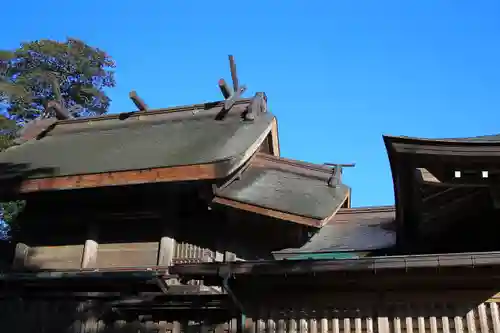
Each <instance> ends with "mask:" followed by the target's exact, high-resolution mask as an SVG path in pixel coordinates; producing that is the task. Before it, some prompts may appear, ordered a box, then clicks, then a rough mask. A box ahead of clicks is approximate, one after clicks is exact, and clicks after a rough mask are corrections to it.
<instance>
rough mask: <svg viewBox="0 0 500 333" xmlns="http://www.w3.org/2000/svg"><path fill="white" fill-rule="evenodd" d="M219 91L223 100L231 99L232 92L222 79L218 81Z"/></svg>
mask: <svg viewBox="0 0 500 333" xmlns="http://www.w3.org/2000/svg"><path fill="white" fill-rule="evenodd" d="M219 89H220V91H221V93H222V96H223V97H224V99H228V98H229V97H231V96H232V95H233V90H232V89H231V87H230V86H229V85H228V84H227V82H226V80H224V79H220V80H219Z"/></svg>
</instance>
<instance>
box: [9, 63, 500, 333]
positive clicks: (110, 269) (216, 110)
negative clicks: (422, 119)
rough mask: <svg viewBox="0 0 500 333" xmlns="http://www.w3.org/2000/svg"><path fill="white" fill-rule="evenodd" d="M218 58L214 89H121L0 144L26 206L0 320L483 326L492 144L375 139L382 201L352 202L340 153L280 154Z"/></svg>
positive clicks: (260, 111)
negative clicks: (126, 101) (390, 193)
mask: <svg viewBox="0 0 500 333" xmlns="http://www.w3.org/2000/svg"><path fill="white" fill-rule="evenodd" d="M230 68H231V76H232V83H233V84H232V86H230V85H229V84H228V83H227V82H226V81H225V80H223V79H221V80H219V82H218V85H219V88H220V90H221V93H222V96H223V98H224V99H223V100H221V101H216V102H213V103H204V104H195V105H189V106H183V107H173V108H167V109H159V110H153V109H151V108H149V107H148V105H147V104H146V102H145V101H144V100H143V99H142V98H140V97H139V95H138V94H137V93H136V92H131V93H130V96H129V97H130V98H131V99H132V101H133V103H134V104H135V106H136V107H137V109H138V111H134V112H127V113H122V114H116V115H106V116H101V117H93V118H71V117H63V116H59V117H58V118H48V119H43V120H40V121H37V122H33V123H31V124H30V126H28V128H26V129H25V130H24V131H23V133H22V135H21V137H20V139H19V140H18V141H17V143H18V145H17V146H15V147H12V148H9V149H8V150H6V151H4V152H2V153H0V169H1V173H0V199H1V200H13V199H22V200H26V208H25V210H24V211H23V212H22V214H21V215H20V216H19V223H20V224H21V225H22V228H21V231H20V232H19V233H18V234H16V235H15V239H16V241H17V245H16V248H15V251H14V252H15V253H13V254H12V257H13V260H12V265H11V266H10V267H8V269H5V270H4V271H2V272H0V288H1V289H0V290H1V292H0V327H2V328H4V327H5V328H6V329H8V328H10V330H11V331H16V332H36V331H37V330H38V331H44V332H48V331H50V332H67V331H71V332H80V333H83V332H121V331H127V332H128V331H130V332H132V331H133V332H175V333H180V332H190V331H195V332H198V331H203V332H205V331H212V330H213V331H215V332H243V331H245V332H250V331H251V332H261V331H266V332H285V331H287V332H297V331H299V332H322V333H323V332H332V333H341V332H343V333H348V332H349V333H352V332H355V333H360V332H378V333H400V332H407V333H409V332H417V331H418V332H419V333H423V332H431V333H438V332H444V333H448V332H457V333H458V332H467V333H472V332H478V333H479V332H480V333H485V332H494V333H500V316H499V313H498V305H497V300H498V299H499V297H498V296H497V293H498V284H499V283H500V281H499V276H500V275H499V274H498V273H500V254H499V253H498V252H494V251H496V250H500V249H498V248H496V247H495V242H494V238H495V237H494V236H495V235H496V234H495V230H496V229H495V228H496V225H495V223H494V221H495V217H496V214H497V212H498V211H497V207H498V205H497V199H496V198H497V197H496V193H497V189H496V187H497V186H496V179H497V167H496V164H497V161H496V147H497V146H498V147H500V145H499V143H500V139H499V141H496V140H497V139H496V137H482V138H473V139H454V140H425V139H410V138H404V137H384V140H385V143H386V146H387V151H388V154H389V160H390V162H391V168H392V174H393V178H394V187H395V196H396V205H395V206H390V207H363V208H351V207H350V195H351V189H350V188H349V186H347V185H346V184H344V183H343V181H342V170H343V168H344V167H352V166H354V165H353V164H340V163H339V164H325V165H317V164H312V163H306V162H303V161H297V160H291V159H287V158H283V157H281V156H280V148H279V141H278V128H277V120H276V117H275V116H274V115H273V114H272V113H271V112H270V111H269V110H268V107H267V96H266V95H265V94H264V93H257V94H255V95H254V96H253V97H251V98H244V97H242V95H243V93H244V92H245V90H246V88H245V86H242V85H240V83H239V80H238V77H237V75H236V65H235V63H234V59H233V58H232V57H230ZM456 171H459V173H457V172H456ZM485 172H486V173H485ZM485 175H486V177H485ZM471 218H475V219H478V221H480V223H479V222H478V223H476V225H475V228H470V227H469V229H467V227H468V221H470V219H471ZM471 229H474V231H473V232H472V231H470V230H471ZM464 230H465V231H464ZM467 230H469V231H467ZM449 235H453V236H452V237H454V239H455V240H456V239H458V240H459V241H458V242H457V241H454V242H453V243H450V244H445V243H446V242H444V241H443V240H445V239H447V238H446V237H449ZM488 237H490V238H488ZM452 252H455V253H452Z"/></svg>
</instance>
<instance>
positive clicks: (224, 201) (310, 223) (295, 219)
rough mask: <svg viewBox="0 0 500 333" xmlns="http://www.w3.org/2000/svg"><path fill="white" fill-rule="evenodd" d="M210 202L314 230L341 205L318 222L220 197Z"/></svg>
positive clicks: (326, 220)
mask: <svg viewBox="0 0 500 333" xmlns="http://www.w3.org/2000/svg"><path fill="white" fill-rule="evenodd" d="M345 199H346V198H344V201H345ZM212 202H214V203H217V204H220V205H224V206H228V207H233V208H236V209H241V210H246V211H249V212H252V213H255V214H260V215H265V216H269V217H273V218H276V219H280V220H285V221H290V222H295V223H298V224H303V225H307V226H311V227H316V228H321V227H322V226H323V225H325V224H326V223H327V222H328V221H329V220H330V219H331V218H332V217H333V216H334V215H335V214H336V213H337V211H338V209H340V207H341V206H342V205H339V206H338V208H337V209H335V210H334V212H333V213H332V214H331V215H330V216H328V217H327V218H325V219H323V220H318V219H314V218H311V217H305V216H300V215H295V214H291V213H287V212H281V211H277V210H273V209H269V208H264V207H260V206H254V205H250V204H247V203H243V202H239V201H235V200H230V199H226V198H222V197H215V198H214V199H213V201H212ZM342 204H343V203H342Z"/></svg>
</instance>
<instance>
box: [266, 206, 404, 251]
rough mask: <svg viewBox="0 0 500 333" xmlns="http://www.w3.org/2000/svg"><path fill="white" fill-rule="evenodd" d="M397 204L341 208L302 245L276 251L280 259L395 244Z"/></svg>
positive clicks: (373, 248)
mask: <svg viewBox="0 0 500 333" xmlns="http://www.w3.org/2000/svg"><path fill="white" fill-rule="evenodd" d="M394 219H395V209H394V206H381V207H361V208H341V209H340V210H339V211H338V212H337V214H335V216H334V217H333V218H332V219H331V220H330V221H329V222H328V224H326V225H325V226H324V227H323V228H321V229H319V230H318V231H317V232H316V233H315V234H314V235H313V236H312V237H311V238H310V239H309V241H308V242H307V243H306V244H304V245H303V246H301V247H300V248H289V249H284V250H281V251H276V252H274V253H273V254H274V257H275V258H277V259H291V258H294V257H302V256H303V255H304V254H306V253H325V254H326V253H329V252H357V253H358V252H365V251H366V252H372V251H377V250H382V249H388V248H391V247H393V246H394V245H395V244H396V230H395V225H394Z"/></svg>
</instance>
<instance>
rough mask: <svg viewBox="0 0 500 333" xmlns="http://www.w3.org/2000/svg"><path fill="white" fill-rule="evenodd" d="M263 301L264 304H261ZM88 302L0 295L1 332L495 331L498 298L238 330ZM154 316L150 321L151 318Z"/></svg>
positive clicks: (499, 320) (289, 316)
mask: <svg viewBox="0 0 500 333" xmlns="http://www.w3.org/2000/svg"><path fill="white" fill-rule="evenodd" d="M264 305H265V304H264V303H263V306H264ZM99 309H100V307H95V306H93V304H92V303H91V302H84V303H79V302H69V301H49V300H46V301H35V300H26V301H22V300H3V301H0V325H1V327H2V331H3V332H19V333H24V332H26V333H27V332H29V333H32V332H51V333H58V332H79V333H87V332H88V333H90V332H92V333H97V332H99V333H105V332H148V333H149V332H151V333H152V332H159V333H167V332H169V333H170V332H171V333H180V332H183V333H184V332H186V333H187V332H228V333H229V332H248V333H250V332H304V333H306V332H307V333H309V332H310V333H317V332H321V333H361V332H367V333H368V332H370V333H372V332H373V333H403V332H404V333H410V332H411V333H413V332H415V333H417V332H418V333H424V332H429V333H462V332H463V333H472V332H475V333H498V332H500V317H499V309H498V303H496V302H495V301H491V300H490V301H486V300H485V301H484V302H481V303H479V304H477V303H467V302H465V303H460V302H455V303H449V302H447V300H445V299H443V300H441V302H438V303H430V302H428V303H426V304H422V303H417V304H413V303H412V302H411V300H408V301H407V302H403V303H398V304H379V306H377V307H370V308H366V307H365V306H364V304H363V300H362V299H359V300H358V306H357V307H356V306H354V307H352V306H349V307H336V308H331V309H322V310H321V311H316V312H309V313H303V312H300V311H294V310H293V309H290V310H289V311H288V312H283V313H272V312H271V313H269V312H265V311H263V313H262V315H261V316H259V317H255V318H247V319H246V320H245V322H244V328H243V329H242V330H238V322H239V320H238V319H236V318H234V319H229V318H228V320H227V321H226V322H217V321H214V320H213V319H214V318H210V316H208V317H207V318H205V320H199V318H198V319H197V320H196V321H195V320H189V321H187V320H185V319H184V320H182V321H165V320H162V319H166V318H162V317H161V315H160V316H159V317H155V318H148V317H147V316H146V317H139V316H130V317H128V318H126V319H125V318H123V319H117V318H116V317H115V318H113V319H111V318H106V317H104V316H103V315H102V314H101V312H100V310H99ZM153 319H154V320H153Z"/></svg>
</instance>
